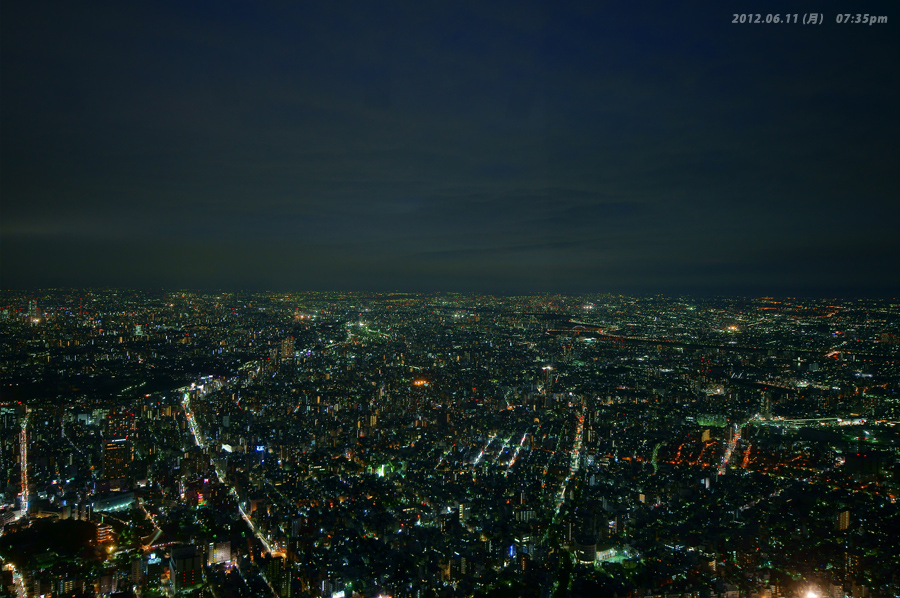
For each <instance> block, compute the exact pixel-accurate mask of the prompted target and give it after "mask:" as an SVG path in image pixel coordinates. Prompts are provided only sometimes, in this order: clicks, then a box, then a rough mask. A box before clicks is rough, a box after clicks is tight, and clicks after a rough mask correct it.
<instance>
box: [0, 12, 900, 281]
mask: <svg viewBox="0 0 900 598" xmlns="http://www.w3.org/2000/svg"><path fill="white" fill-rule="evenodd" d="M739 8H747V7H739ZM763 8H765V9H766V10H763ZM783 8H784V7H779V6H775V5H767V6H765V7H763V6H759V7H754V10H757V11H758V12H759V13H760V14H761V22H759V23H753V22H746V19H744V21H745V22H741V16H740V15H741V14H743V13H740V12H738V13H735V10H737V8H733V7H732V6H725V5H721V4H713V3H708V4H700V5H692V7H690V8H683V7H676V6H672V5H669V4H664V3H659V4H657V5H653V6H652V7H642V8H641V9H638V8H636V7H635V8H631V7H625V6H617V7H615V8H614V9H609V8H600V7H594V6H591V5H588V4H582V3H553V4H542V3H536V2H525V3H520V2H517V3H509V4H502V3H501V4H495V3H491V4H490V5H488V6H485V5H483V4H480V3H449V4H436V5H432V6H429V7H427V8H424V7H419V6H416V5H411V4H403V3H399V4H396V3H389V4H384V5H381V4H379V5H377V6H376V5H372V4H359V5H353V4H341V5H327V6H326V5H308V4H306V5H277V4H260V5H254V6H245V5H239V4H217V5H215V6H207V7H202V6H200V5H193V4H182V3H154V4H152V5H151V4H137V5H109V6H104V7H102V8H100V7H96V8H92V7H85V6H77V7H76V6H73V5H71V4H70V3H53V2H50V3H27V4H22V3H4V4H3V6H2V8H0V16H2V19H0V27H2V35H0V44H2V48H0V49H2V51H0V67H2V68H0V83H2V102H0V126H2V131H3V133H2V135H0V202H2V204H0V205H2V214H3V217H2V220H0V287H2V288H4V289H27V288H59V287H77V288H83V287H106V288H116V287H131V288H144V289H159V288H169V289H171V288H195V289H201V290H207V291H208V290H212V289H224V290H229V291H234V290H240V289H247V290H266V289H269V290H279V291H283V290H307V289H309V290H350V291H365V290H372V291H388V290H401V291H465V292H482V293H494V294H507V295H512V294H529V293H538V292H561V293H568V294H577V293H584V292H614V293H627V294H648V293H663V294H668V295H675V294H694V295H701V296H710V295H748V296H763V295H779V296H784V295H788V296H843V297H852V296H872V297H887V296H897V294H898V293H900V277H898V272H897V268H896V262H897V257H898V256H900V240H898V235H897V234H896V230H895V229H896V224H895V223H896V222H897V221H898V220H900V207H898V205H900V204H898V202H897V201H896V198H897V197H900V181H898V177H897V175H896V164H897V163H900V154H898V145H897V143H896V139H898V138H900V116H898V114H897V111H896V109H895V106H896V105H898V104H900V90H898V77H897V65H898V64H900V60H898V58H900V36H897V35H895V29H896V26H897V25H896V23H897V20H896V15H895V13H894V7H893V5H891V4H890V3H875V4H871V5H867V7H866V11H868V12H866V13H865V15H866V19H867V20H868V18H869V16H871V17H873V19H872V21H873V22H872V23H871V24H869V23H868V22H866V23H862V22H854V21H855V20H860V21H861V20H862V15H860V19H856V16H857V15H856V13H852V14H848V15H847V16H846V17H845V16H844V14H843V13H844V11H847V10H849V9H848V8H847V7H846V6H844V5H841V4H838V3H825V4H815V5H813V4H804V5H803V6H802V7H799V6H797V7H791V8H792V10H794V11H795V12H796V14H797V15H799V17H797V22H791V20H792V19H793V18H794V16H793V15H794V14H795V13H790V14H789V13H785V12H777V11H778V10H779V9H783ZM812 14H815V15H817V16H816V18H818V19H820V20H821V21H822V22H821V24H805V23H808V22H809V18H810V15H812ZM754 15H755V13H754ZM776 15H777V16H778V19H779V20H780V21H781V22H780V23H778V24H776V23H773V22H769V23H766V20H767V18H768V20H769V21H773V20H774V18H775V16H776ZM875 17H877V18H875ZM882 17H883V20H882ZM754 18H755V16H753V15H752V16H751V18H750V21H753V20H754ZM733 21H737V22H733Z"/></svg>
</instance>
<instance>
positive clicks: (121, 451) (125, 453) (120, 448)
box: [103, 438, 134, 480]
mask: <svg viewBox="0 0 900 598" xmlns="http://www.w3.org/2000/svg"><path fill="white" fill-rule="evenodd" d="M133 458H134V447H133V446H132V445H131V443H130V442H129V441H127V440H125V439H124V438H119V439H116V440H110V441H107V442H105V443H104V444H103V477H104V478H106V479H107V480H115V479H118V478H123V477H125V476H126V474H127V473H128V467H129V465H131V461H132V459H133Z"/></svg>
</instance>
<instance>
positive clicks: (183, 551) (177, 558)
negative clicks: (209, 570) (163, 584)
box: [169, 546, 203, 592]
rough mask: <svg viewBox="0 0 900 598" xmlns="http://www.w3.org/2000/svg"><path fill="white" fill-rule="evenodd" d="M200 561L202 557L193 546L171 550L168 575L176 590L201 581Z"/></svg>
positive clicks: (201, 567) (201, 566)
mask: <svg viewBox="0 0 900 598" xmlns="http://www.w3.org/2000/svg"><path fill="white" fill-rule="evenodd" d="M202 561H203V559H202V557H201V556H200V555H199V554H197V550H196V549H195V548H194V547H193V546H187V547H185V548H175V549H173V550H172V556H171V557H170V558H169V576H170V578H171V580H172V584H173V585H174V586H175V591H176V592H177V591H179V590H181V589H183V588H188V587H191V586H194V585H197V584H198V583H200V582H201V581H202V579H203V578H202V576H203V562H202Z"/></svg>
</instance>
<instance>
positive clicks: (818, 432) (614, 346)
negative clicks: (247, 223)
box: [0, 290, 900, 598]
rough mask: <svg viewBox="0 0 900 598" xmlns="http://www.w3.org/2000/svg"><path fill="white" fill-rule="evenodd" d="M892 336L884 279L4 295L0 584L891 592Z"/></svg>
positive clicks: (896, 344)
mask: <svg viewBox="0 0 900 598" xmlns="http://www.w3.org/2000/svg"><path fill="white" fill-rule="evenodd" d="M898 335H900V304H898V303H897V302H896V301H891V300H846V299H827V300H826V299H791V298H773V297H763V298H721V299H700V298H692V297H675V296H644V297H628V296H620V295H583V296H562V295H539V296H519V297H498V296H487V295H468V294H452V293H432V294H409V293H368V294H367V293H280V294H276V293H232V292H229V293H219V294H214V293H206V294H204V293H196V292H188V291H183V292H182V291H178V292H158V293H149V292H143V291H126V290H103V291H100V290H47V291H40V292H18V291H4V292H3V293H2V295H0V427H2V434H0V490H2V496H0V525H2V536H0V557H2V559H3V561H2V577H0V582H2V583H0V585H2V587H0V595H2V596H17V597H18V598H25V597H26V596H27V597H33V596H140V597H153V596H174V595H176V594H178V595H193V596H198V597H203V598H212V597H215V598H244V597H272V596H280V597H324V598H342V597H343V598H351V597H360V598H376V597H387V596H391V597H394V598H399V597H415V598H424V597H456V596H460V597H461V596H479V597H481V596H498V597H499V596H529V597H531V596H533V597H541V598H551V597H575V596H618V597H626V596H627V597H633V598H646V597H654V598H655V597H669V598H676V597H678V598H688V597H690V598H724V597H727V598H743V597H748V598H749V597H753V598H756V597H759V598H763V597H765V598H778V597H793V596H803V597H805V598H813V597H820V598H824V597H830V598H837V597H844V596H852V597H872V598H878V597H886V596H898V595H900V573H898V572H900V538H898V536H897V534H896V533H895V531H896V530H897V529H900V511H898V504H897V497H898V492H900V488H898V486H900V468H898V456H900V444H898V441H900V435H898V430H897V427H896V426H897V423H898V421H900V336H898ZM891 530H895V531H894V532H892V531H891Z"/></svg>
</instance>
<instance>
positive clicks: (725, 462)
mask: <svg viewBox="0 0 900 598" xmlns="http://www.w3.org/2000/svg"><path fill="white" fill-rule="evenodd" d="M742 429H743V428H742V427H737V429H736V430H735V431H734V436H733V437H732V438H731V442H729V443H728V446H726V447H725V454H724V455H723V456H722V463H721V464H720V465H719V475H725V470H726V469H727V468H728V462H729V461H731V455H732V453H734V447H735V446H736V445H737V443H738V440H740V439H741V430H742Z"/></svg>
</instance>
